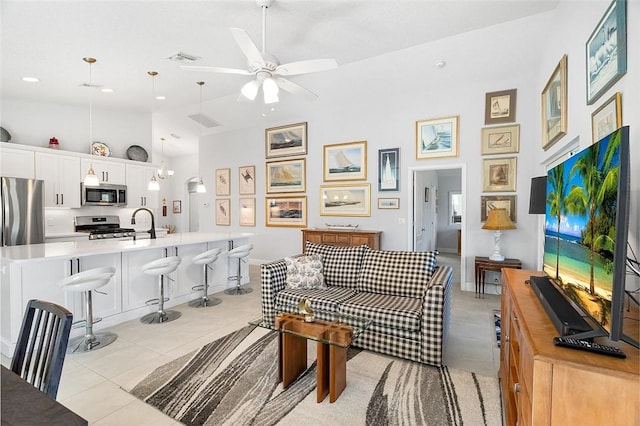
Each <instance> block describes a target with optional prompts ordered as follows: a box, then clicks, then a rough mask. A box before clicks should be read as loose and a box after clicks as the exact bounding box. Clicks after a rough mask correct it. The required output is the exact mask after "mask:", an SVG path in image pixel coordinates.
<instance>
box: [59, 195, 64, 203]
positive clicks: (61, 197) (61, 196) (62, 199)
mask: <svg viewBox="0 0 640 426" xmlns="http://www.w3.org/2000/svg"><path fill="white" fill-rule="evenodd" d="M60 204H62V205H64V194H60Z"/></svg>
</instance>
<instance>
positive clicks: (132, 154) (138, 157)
mask: <svg viewBox="0 0 640 426" xmlns="http://www.w3.org/2000/svg"><path fill="white" fill-rule="evenodd" d="M127 158H129V160H134V161H142V162H145V161H147V159H148V158H149V154H147V150H145V149H144V148H143V147H141V146H140V145H131V146H130V147H129V148H127Z"/></svg>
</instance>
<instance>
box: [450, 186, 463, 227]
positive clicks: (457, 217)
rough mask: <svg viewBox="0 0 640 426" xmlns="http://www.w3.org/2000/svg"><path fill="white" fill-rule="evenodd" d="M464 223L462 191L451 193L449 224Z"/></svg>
mask: <svg viewBox="0 0 640 426" xmlns="http://www.w3.org/2000/svg"><path fill="white" fill-rule="evenodd" d="M456 223H462V193H461V192H450V193H449V224H450V225H453V224H456Z"/></svg>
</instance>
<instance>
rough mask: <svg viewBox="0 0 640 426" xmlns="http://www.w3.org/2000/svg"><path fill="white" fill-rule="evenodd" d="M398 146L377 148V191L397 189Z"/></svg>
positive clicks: (398, 184)
mask: <svg viewBox="0 0 640 426" xmlns="http://www.w3.org/2000/svg"><path fill="white" fill-rule="evenodd" d="M399 160H400V148H391V149H380V150H378V191H398V190H399V189H400V181H399V179H400V178H399V176H398V174H399V171H400V168H399Z"/></svg>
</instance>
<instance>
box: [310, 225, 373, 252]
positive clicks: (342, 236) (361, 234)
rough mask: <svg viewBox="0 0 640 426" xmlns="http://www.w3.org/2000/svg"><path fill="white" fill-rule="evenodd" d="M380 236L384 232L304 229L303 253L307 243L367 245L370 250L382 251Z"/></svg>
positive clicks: (347, 245)
mask: <svg viewBox="0 0 640 426" xmlns="http://www.w3.org/2000/svg"><path fill="white" fill-rule="evenodd" d="M380 234H382V231H358V230H355V231H352V230H342V229H303V230H302V252H303V253H304V249H305V246H306V245H307V241H311V242H312V243H316V244H326V245H330V246H342V247H349V246H361V245H363V244H366V245H368V246H369V248H370V249H373V250H380Z"/></svg>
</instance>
